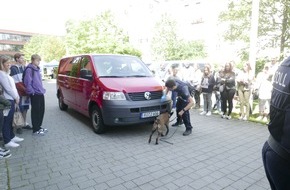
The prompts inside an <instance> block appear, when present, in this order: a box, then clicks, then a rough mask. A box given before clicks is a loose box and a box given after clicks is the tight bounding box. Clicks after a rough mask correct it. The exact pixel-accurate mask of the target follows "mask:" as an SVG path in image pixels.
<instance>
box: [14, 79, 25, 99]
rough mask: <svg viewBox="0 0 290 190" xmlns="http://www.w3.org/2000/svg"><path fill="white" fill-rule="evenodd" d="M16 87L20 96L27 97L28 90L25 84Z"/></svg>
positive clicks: (17, 84) (21, 83) (19, 83)
mask: <svg viewBox="0 0 290 190" xmlns="http://www.w3.org/2000/svg"><path fill="white" fill-rule="evenodd" d="M15 85H16V89H17V91H18V94H19V96H26V95H27V94H26V91H25V90H26V88H25V85H24V83H23V82H18V83H16V84H15Z"/></svg>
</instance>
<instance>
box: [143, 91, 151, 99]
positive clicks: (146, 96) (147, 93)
mask: <svg viewBox="0 0 290 190" xmlns="http://www.w3.org/2000/svg"><path fill="white" fill-rule="evenodd" d="M144 98H145V99H146V100H150V99H151V93H150V92H145V93H144Z"/></svg>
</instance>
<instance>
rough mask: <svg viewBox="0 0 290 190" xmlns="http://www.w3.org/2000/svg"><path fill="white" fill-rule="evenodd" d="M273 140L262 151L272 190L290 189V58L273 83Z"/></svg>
mask: <svg viewBox="0 0 290 190" xmlns="http://www.w3.org/2000/svg"><path fill="white" fill-rule="evenodd" d="M269 116H270V122H269V124H268V130H269V132H270V136H269V138H268V140H267V141H266V142H265V144H264V146H263V149H262V158H263V164H264V169H265V173H266V176H267V179H268V181H269V183H270V186H271V189H272V190H284V189H290V57H288V58H287V59H286V60H285V61H284V62H282V63H281V65H280V66H279V68H278V69H277V71H276V73H275V75H274V79H273V89H272V95H271V103H270V113H269Z"/></svg>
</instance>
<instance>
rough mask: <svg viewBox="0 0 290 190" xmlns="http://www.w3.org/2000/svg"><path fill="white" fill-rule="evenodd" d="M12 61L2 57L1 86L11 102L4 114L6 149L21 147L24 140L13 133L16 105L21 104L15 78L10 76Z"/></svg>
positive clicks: (0, 64) (0, 63) (0, 68)
mask: <svg viewBox="0 0 290 190" xmlns="http://www.w3.org/2000/svg"><path fill="white" fill-rule="evenodd" d="M10 66H11V60H10V58H9V57H8V56H4V55H2V56H0V85H2V87H3V95H4V97H5V98H6V99H7V100H9V101H10V103H11V109H10V110H7V112H6V113H5V114H4V123H3V128H2V134H3V140H4V144H5V145H4V146H5V148H16V147H19V144H18V143H19V142H21V141H23V140H24V139H23V138H20V137H17V136H16V135H15V134H14V132H13V127H12V122H13V115H14V111H15V104H19V95H18V92H17V89H16V86H15V83H14V80H13V78H12V77H11V76H10V75H9V72H10Z"/></svg>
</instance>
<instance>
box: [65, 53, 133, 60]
mask: <svg viewBox="0 0 290 190" xmlns="http://www.w3.org/2000/svg"><path fill="white" fill-rule="evenodd" d="M84 55H87V56H100V55H101V56H123V57H137V56H135V55H127V54H109V53H102V54H101V53H100V54H98V53H84V54H76V55H68V56H65V57H62V58H61V59H66V58H70V57H78V56H84Z"/></svg>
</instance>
